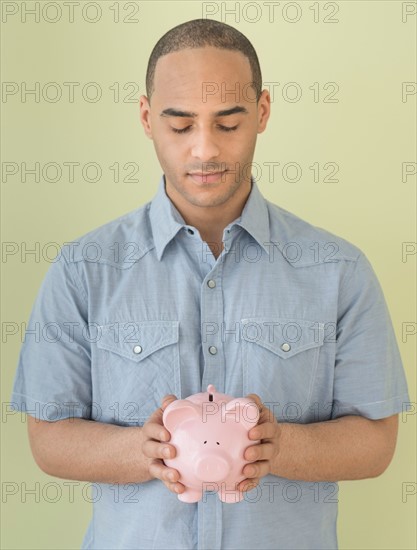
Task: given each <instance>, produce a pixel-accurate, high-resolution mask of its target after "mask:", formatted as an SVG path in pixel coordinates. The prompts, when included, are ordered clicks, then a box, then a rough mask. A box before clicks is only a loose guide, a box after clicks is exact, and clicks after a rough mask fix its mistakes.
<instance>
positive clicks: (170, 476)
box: [168, 472, 175, 481]
mask: <svg viewBox="0 0 417 550" xmlns="http://www.w3.org/2000/svg"><path fill="white" fill-rule="evenodd" d="M168 479H169V480H170V481H174V480H175V474H174V472H169V474H168Z"/></svg>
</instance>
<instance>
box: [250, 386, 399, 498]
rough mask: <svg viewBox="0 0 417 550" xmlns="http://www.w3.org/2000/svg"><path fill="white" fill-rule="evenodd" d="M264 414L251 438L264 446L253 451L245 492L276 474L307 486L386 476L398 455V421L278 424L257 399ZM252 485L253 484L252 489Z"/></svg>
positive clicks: (351, 419) (393, 418) (352, 418)
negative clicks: (252, 461)
mask: <svg viewBox="0 0 417 550" xmlns="http://www.w3.org/2000/svg"><path fill="white" fill-rule="evenodd" d="M249 397H251V398H252V399H253V400H254V401H256V402H257V403H258V406H259V407H260V408H261V417H260V420H259V422H258V424H257V426H255V427H254V428H252V429H251V430H250V432H249V437H250V439H254V440H255V439H261V443H259V444H257V445H253V446H251V447H249V448H248V449H247V450H246V452H245V459H246V460H256V462H255V463H254V464H250V465H247V466H245V468H244V469H243V473H244V474H245V475H246V476H247V478H246V479H245V480H243V481H242V482H241V483H240V486H239V487H240V489H241V490H247V489H245V487H248V485H251V486H252V487H253V486H254V483H255V484H257V483H258V482H259V478H261V477H263V476H265V475H267V474H273V475H276V476H280V477H285V478H287V479H294V480H302V481H342V480H348V479H351V480H352V479H365V478H370V477H377V476H379V475H381V474H382V473H383V472H384V471H385V470H386V468H387V467H388V465H389V463H390V462H391V459H392V457H393V454H394V450H395V445H396V440H397V430H398V415H397V414H396V415H393V416H390V417H387V418H382V419H379V420H369V419H367V418H364V417H361V416H345V417H341V418H338V419H335V420H328V421H325V422H317V423H313V424H291V423H285V424H284V423H278V422H277V421H276V419H275V417H274V415H273V414H272V413H271V412H270V411H269V410H268V409H267V408H266V407H263V406H262V404H261V401H260V399H259V397H258V396H257V395H256V394H251V395H250V396H249ZM248 482H249V483H248Z"/></svg>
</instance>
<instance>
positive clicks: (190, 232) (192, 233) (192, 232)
mask: <svg viewBox="0 0 417 550" xmlns="http://www.w3.org/2000/svg"><path fill="white" fill-rule="evenodd" d="M187 231H188V233H189V234H190V235H194V231H193V230H192V229H190V228H189V227H188V228H187Z"/></svg>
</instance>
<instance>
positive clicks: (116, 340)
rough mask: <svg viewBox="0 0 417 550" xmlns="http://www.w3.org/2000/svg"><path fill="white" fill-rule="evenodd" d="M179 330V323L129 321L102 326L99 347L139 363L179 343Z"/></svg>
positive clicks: (98, 341)
mask: <svg viewBox="0 0 417 550" xmlns="http://www.w3.org/2000/svg"><path fill="white" fill-rule="evenodd" d="M178 328H179V321H127V322H125V323H123V322H116V323H111V324H108V325H101V326H100V329H101V330H100V334H99V338H98V340H97V347H99V348H100V349H105V350H108V351H113V352H114V353H118V354H119V355H122V356H123V357H126V358H127V359H131V360H132V361H136V362H139V361H142V359H145V358H146V357H148V355H150V354H151V353H154V352H155V351H157V350H159V349H161V348H163V347H165V346H168V345H170V344H174V343H175V342H178V333H179V330H178Z"/></svg>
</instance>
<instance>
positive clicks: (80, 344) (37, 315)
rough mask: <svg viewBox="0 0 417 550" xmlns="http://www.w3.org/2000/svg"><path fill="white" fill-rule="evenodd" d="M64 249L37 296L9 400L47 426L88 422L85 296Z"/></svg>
mask: <svg viewBox="0 0 417 550" xmlns="http://www.w3.org/2000/svg"><path fill="white" fill-rule="evenodd" d="M65 248H66V247H63V249H62V250H61V252H60V254H59V256H58V259H57V260H56V261H55V262H54V263H53V264H51V266H50V267H49V269H48V271H47V273H46V276H45V278H44V280H43V282H42V284H41V287H40V290H39V292H38V295H37V297H36V300H35V303H34V306H33V308H32V312H31V315H30V318H29V321H28V323H27V327H26V331H25V336H24V341H23V344H22V347H21V350H20V355H19V361H18V366H17V370H16V373H15V379H14V384H13V390H12V395H11V407H12V408H13V409H17V410H20V411H22V412H27V413H28V414H30V415H31V416H34V417H35V418H38V419H41V420H48V421H55V420H61V419H63V418H69V417H79V418H90V417H91V394H92V387H91V386H92V385H91V344H90V342H89V340H90V338H89V333H88V328H89V327H88V313H87V312H88V307H87V296H86V294H85V291H84V290H83V288H82V285H81V282H80V279H79V277H78V274H77V272H76V266H75V264H74V263H69V262H68V261H67V259H66V257H65Z"/></svg>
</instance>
